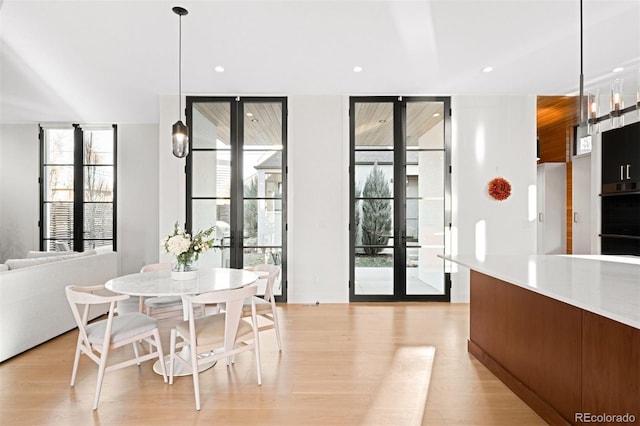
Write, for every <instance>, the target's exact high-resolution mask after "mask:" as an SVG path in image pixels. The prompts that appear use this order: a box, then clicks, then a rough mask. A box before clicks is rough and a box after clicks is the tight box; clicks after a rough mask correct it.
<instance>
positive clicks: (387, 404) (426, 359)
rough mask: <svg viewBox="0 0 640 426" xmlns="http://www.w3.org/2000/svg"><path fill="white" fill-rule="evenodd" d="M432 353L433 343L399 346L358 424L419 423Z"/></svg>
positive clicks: (431, 364)
mask: <svg viewBox="0 0 640 426" xmlns="http://www.w3.org/2000/svg"><path fill="white" fill-rule="evenodd" d="M435 354H436V348H435V347H434V346H406V347H401V348H399V349H398V350H397V351H396V353H395V356H394V357H393V360H392V362H391V365H389V368H388V370H387V372H386V374H385V376H384V378H383V379H382V381H381V383H380V386H379V388H378V389H377V391H376V393H375V395H374V397H373V401H372V404H371V407H370V409H369V410H368V412H367V415H366V416H365V418H364V419H363V420H362V422H361V424H362V425H377V424H402V425H420V424H421V423H422V417H423V414H424V409H425V406H426V403H427V395H428V392H429V382H430V380H431V370H432V369H433V360H434V357H435Z"/></svg>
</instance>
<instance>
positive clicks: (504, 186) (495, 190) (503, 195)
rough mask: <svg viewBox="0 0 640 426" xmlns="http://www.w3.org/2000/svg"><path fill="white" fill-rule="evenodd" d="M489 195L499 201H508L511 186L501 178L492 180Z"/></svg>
mask: <svg viewBox="0 0 640 426" xmlns="http://www.w3.org/2000/svg"><path fill="white" fill-rule="evenodd" d="M489 195H491V196H492V197H493V198H495V199H496V200H498V201H503V200H506V199H507V198H509V195H511V184H510V183H509V181H508V180H506V179H503V178H501V177H497V178H495V179H492V180H491V182H489Z"/></svg>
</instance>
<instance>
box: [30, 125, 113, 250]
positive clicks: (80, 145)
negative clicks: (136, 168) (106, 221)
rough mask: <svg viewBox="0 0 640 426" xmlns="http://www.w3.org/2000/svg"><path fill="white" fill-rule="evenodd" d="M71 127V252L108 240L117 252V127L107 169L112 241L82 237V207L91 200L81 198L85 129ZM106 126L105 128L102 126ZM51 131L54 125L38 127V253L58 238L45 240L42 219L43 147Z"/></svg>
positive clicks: (44, 149)
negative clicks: (110, 188) (110, 187)
mask: <svg viewBox="0 0 640 426" xmlns="http://www.w3.org/2000/svg"><path fill="white" fill-rule="evenodd" d="M86 126H87V130H92V129H91V128H92V127H93V126H91V125H86ZM72 127H73V144H74V154H73V164H68V166H73V168H74V178H73V191H74V193H73V236H72V239H71V241H72V242H73V244H72V248H73V251H78V252H83V251H85V248H84V245H85V241H111V246H112V248H113V251H116V250H117V217H118V215H117V212H118V208H117V204H118V203H117V199H118V196H117V194H118V178H117V176H118V126H117V125H116V124H112V125H111V127H112V128H113V164H111V165H110V167H113V200H112V201H111V202H108V203H110V204H111V205H112V206H113V211H112V216H113V217H112V223H113V227H112V238H111V239H103V238H101V239H95V238H84V206H85V204H88V203H92V201H86V200H85V199H84V178H85V176H84V169H85V166H87V165H86V164H84V130H83V127H82V125H81V124H77V123H76V124H72ZM105 127H107V126H105ZM49 128H50V129H54V128H56V127H55V126H46V127H45V126H43V125H40V126H39V136H38V137H39V142H40V176H39V179H38V183H39V187H40V220H39V221H38V228H39V240H40V250H41V251H50V250H49V249H50V246H49V244H48V242H50V241H55V240H59V239H58V238H47V237H46V236H45V225H44V223H45V220H46V217H45V215H46V208H45V206H46V204H48V203H49V201H47V200H46V199H45V198H46V189H45V188H46V179H47V176H46V173H45V169H46V167H47V166H48V165H49V163H46V162H45V160H46V154H45V152H46V147H45V131H46V130H47V129H49ZM58 128H60V129H63V128H65V126H60V127H58Z"/></svg>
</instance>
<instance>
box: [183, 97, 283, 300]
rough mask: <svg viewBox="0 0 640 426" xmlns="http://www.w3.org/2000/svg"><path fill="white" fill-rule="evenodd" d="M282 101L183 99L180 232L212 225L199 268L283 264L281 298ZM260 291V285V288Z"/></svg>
mask: <svg viewBox="0 0 640 426" xmlns="http://www.w3.org/2000/svg"><path fill="white" fill-rule="evenodd" d="M286 117H287V103H286V98H262V97H251V98H241V97H187V125H188V126H189V128H190V129H191V137H190V144H191V150H190V154H189V155H188V157H187V182H186V183H187V209H186V211H187V224H186V225H187V229H189V230H192V231H193V232H197V231H198V230H201V229H206V228H209V227H210V226H215V227H216V236H217V239H218V241H219V242H220V244H219V247H218V248H217V250H214V251H212V252H208V253H205V254H204V255H203V256H201V259H200V260H199V263H200V265H206V266H215V267H225V268H243V267H246V266H254V265H257V264H265V263H266V264H275V265H282V274H281V277H282V285H281V289H280V290H279V291H277V292H276V294H277V295H278V296H279V297H278V299H279V300H281V301H285V300H286V299H285V297H284V295H286V238H285V233H286V222H285V219H286V189H287V185H286V167H285V165H286V140H287V138H286V128H287V123H286ZM260 291H263V289H259V292H260Z"/></svg>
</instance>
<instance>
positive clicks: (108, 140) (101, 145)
mask: <svg viewBox="0 0 640 426" xmlns="http://www.w3.org/2000/svg"><path fill="white" fill-rule="evenodd" d="M82 133H83V138H84V141H83V142H84V143H83V145H84V152H83V162H84V164H85V165H87V164H113V129H105V130H86V129H85V130H83V131H82Z"/></svg>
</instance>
